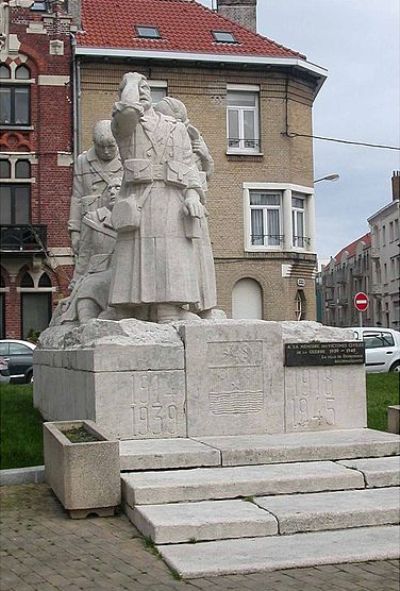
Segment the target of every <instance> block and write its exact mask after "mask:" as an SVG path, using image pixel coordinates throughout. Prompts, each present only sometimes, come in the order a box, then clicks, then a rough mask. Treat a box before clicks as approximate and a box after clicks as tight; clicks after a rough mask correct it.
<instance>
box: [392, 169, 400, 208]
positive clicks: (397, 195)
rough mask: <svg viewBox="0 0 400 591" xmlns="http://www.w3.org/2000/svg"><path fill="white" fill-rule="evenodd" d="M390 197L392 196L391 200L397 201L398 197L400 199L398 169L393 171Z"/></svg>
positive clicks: (399, 173) (399, 175)
mask: <svg viewBox="0 0 400 591" xmlns="http://www.w3.org/2000/svg"><path fill="white" fill-rule="evenodd" d="M392 197H393V201H399V199H400V170H394V171H393V175H392Z"/></svg>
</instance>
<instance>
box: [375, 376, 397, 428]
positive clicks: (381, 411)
mask: <svg viewBox="0 0 400 591" xmlns="http://www.w3.org/2000/svg"><path fill="white" fill-rule="evenodd" d="M399 380H400V373H370V374H367V408H368V427H369V428H370V429H378V430H379V431H386V429H387V407H388V406H392V405H393V404H400V402H399V399H400V395H399Z"/></svg>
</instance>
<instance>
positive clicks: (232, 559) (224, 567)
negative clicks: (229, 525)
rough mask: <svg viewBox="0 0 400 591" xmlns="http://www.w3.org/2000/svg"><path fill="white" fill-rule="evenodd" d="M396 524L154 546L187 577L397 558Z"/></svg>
mask: <svg viewBox="0 0 400 591" xmlns="http://www.w3.org/2000/svg"><path fill="white" fill-rule="evenodd" d="M399 536H400V530H399V528H398V527H397V526H378V527H361V528H355V529H350V530H339V531H327V532H318V533H314V532H313V533H304V534H294V535H292V536H272V537H269V538H253V539H252V538H250V539H246V540H224V541H216V542H202V543H199V544H176V545H168V546H163V545H161V546H157V549H158V551H159V552H160V554H161V556H162V557H163V559H164V560H165V561H166V562H167V564H168V565H169V566H170V567H171V568H173V569H174V570H175V571H177V572H178V573H179V574H180V575H182V576H183V577H185V578H196V577H208V576H215V575H225V574H245V573H251V572H263V571H271V570H279V569H286V568H295V567H307V566H316V565H320V564H340V563H349V562H361V561H369V560H384V559H397V558H398V557H399Z"/></svg>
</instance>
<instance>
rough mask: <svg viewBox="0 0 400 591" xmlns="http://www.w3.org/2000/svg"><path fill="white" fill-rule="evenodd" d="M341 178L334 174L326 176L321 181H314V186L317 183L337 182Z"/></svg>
mask: <svg viewBox="0 0 400 591" xmlns="http://www.w3.org/2000/svg"><path fill="white" fill-rule="evenodd" d="M338 178H339V175H338V174H337V173H336V172H334V173H333V174H327V175H326V176H323V177H321V178H320V179H316V180H315V181H314V185H315V183H320V182H321V181H337V180H338Z"/></svg>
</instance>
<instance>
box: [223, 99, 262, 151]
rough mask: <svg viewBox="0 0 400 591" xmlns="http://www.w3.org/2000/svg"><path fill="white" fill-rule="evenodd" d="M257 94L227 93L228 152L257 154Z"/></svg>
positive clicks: (258, 147) (258, 145)
mask: <svg viewBox="0 0 400 591" xmlns="http://www.w3.org/2000/svg"><path fill="white" fill-rule="evenodd" d="M258 95H259V92H258V91H256V92H254V91H247V90H229V89H228V92H227V130H228V150H229V152H245V153H246V152H252V153H254V152H259V150H260V132H259V115H258V112H259V104H258V103H259V101H258Z"/></svg>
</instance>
